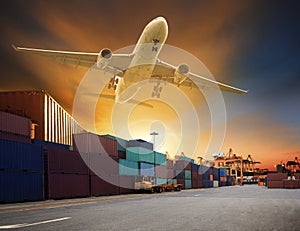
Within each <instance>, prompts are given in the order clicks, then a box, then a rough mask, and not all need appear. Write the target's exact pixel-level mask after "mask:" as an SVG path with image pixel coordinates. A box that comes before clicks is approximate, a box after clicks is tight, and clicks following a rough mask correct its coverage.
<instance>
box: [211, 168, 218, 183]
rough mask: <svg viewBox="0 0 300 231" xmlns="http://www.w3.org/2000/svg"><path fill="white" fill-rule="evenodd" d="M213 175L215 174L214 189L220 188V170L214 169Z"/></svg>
mask: <svg viewBox="0 0 300 231" xmlns="http://www.w3.org/2000/svg"><path fill="white" fill-rule="evenodd" d="M211 169H212V174H213V187H214V188H216V187H219V181H220V172H219V168H214V167H212V168H211Z"/></svg>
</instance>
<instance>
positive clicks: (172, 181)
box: [167, 179, 177, 184]
mask: <svg viewBox="0 0 300 231" xmlns="http://www.w3.org/2000/svg"><path fill="white" fill-rule="evenodd" d="M167 182H168V184H177V179H168V180H167Z"/></svg>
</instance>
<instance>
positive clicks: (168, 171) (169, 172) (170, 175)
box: [167, 169, 174, 179]
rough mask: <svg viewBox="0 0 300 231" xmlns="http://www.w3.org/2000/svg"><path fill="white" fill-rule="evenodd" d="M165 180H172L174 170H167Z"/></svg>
mask: <svg viewBox="0 0 300 231" xmlns="http://www.w3.org/2000/svg"><path fill="white" fill-rule="evenodd" d="M167 178H168V179H173V178H174V170H173V169H168V170H167Z"/></svg>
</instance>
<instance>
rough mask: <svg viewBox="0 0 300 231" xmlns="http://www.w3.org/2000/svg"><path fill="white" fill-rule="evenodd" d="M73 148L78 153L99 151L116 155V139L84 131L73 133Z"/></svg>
mask: <svg viewBox="0 0 300 231" xmlns="http://www.w3.org/2000/svg"><path fill="white" fill-rule="evenodd" d="M73 137H74V150H75V151H78V152H80V153H99V154H107V155H109V156H112V157H118V144H117V141H116V140H114V139H111V138H108V137H105V136H100V135H97V134H94V133H90V132H86V133H80V134H74V136H73Z"/></svg>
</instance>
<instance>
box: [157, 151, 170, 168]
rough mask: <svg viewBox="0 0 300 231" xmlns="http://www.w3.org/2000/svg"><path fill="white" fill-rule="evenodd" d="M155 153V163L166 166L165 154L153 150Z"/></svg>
mask: <svg viewBox="0 0 300 231" xmlns="http://www.w3.org/2000/svg"><path fill="white" fill-rule="evenodd" d="M154 155H155V157H154V158H155V164H159V165H163V166H166V165H167V155H166V154H163V153H160V152H154Z"/></svg>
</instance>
